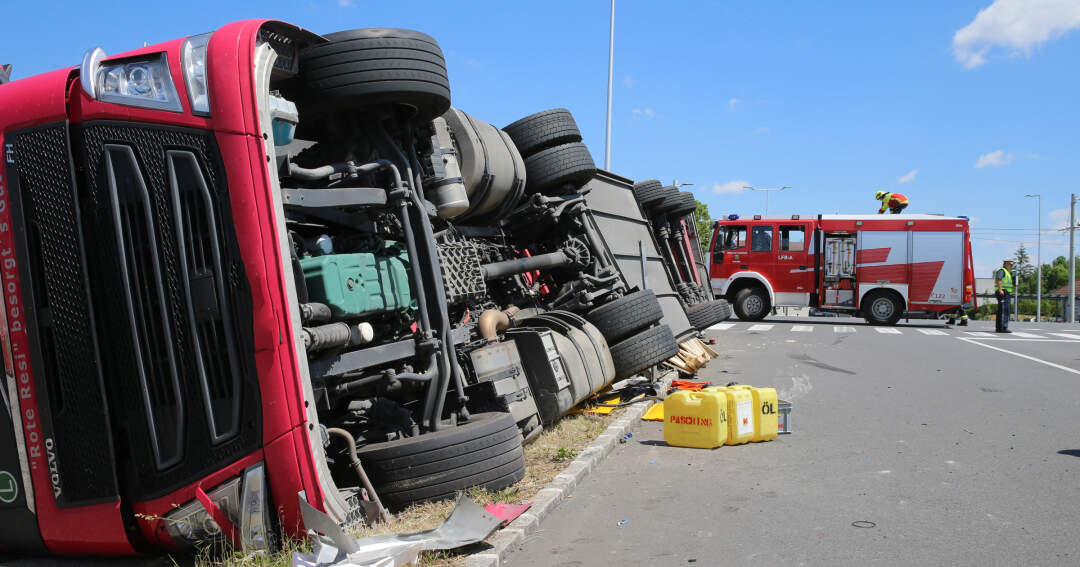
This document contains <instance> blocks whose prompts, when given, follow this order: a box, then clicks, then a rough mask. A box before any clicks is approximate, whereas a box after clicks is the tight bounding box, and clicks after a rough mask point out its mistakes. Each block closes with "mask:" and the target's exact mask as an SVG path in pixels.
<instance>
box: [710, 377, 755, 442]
mask: <svg viewBox="0 0 1080 567" xmlns="http://www.w3.org/2000/svg"><path fill="white" fill-rule="evenodd" d="M702 391H703V392H716V393H718V394H722V395H723V396H724V397H725V398H727V414H728V435H727V441H725V443H726V444H727V445H742V444H743V443H749V442H750V440H751V439H753V438H754V423H755V422H756V421H757V420H755V419H754V395H753V394H752V393H751V391H750V389H748V388H734V387H732V388H725V387H722V386H710V387H708V388H705V389H703V390H702Z"/></svg>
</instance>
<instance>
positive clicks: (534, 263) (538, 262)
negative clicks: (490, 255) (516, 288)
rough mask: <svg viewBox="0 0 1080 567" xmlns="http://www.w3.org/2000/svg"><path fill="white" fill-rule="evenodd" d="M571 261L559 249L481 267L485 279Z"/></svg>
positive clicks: (547, 267) (546, 267)
mask: <svg viewBox="0 0 1080 567" xmlns="http://www.w3.org/2000/svg"><path fill="white" fill-rule="evenodd" d="M569 263H570V258H568V257H567V256H566V254H565V253H563V251H562V250H558V251H555V252H548V253H547V254H538V255H536V256H529V257H528V258H517V259H514V260H504V261H502V262H493V263H491V264H484V265H483V266H480V269H481V270H482V271H483V272H484V279H485V280H494V279H498V278H504V277H506V276H512V275H515V274H523V273H525V272H531V271H533V270H543V269H550V268H559V267H562V266H565V265H567V264H569Z"/></svg>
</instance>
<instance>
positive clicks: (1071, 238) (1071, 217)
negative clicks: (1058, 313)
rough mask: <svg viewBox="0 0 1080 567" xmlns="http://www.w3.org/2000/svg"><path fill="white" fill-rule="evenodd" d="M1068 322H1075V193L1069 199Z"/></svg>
mask: <svg viewBox="0 0 1080 567" xmlns="http://www.w3.org/2000/svg"><path fill="white" fill-rule="evenodd" d="M1069 322H1070V323H1075V322H1076V193H1073V194H1072V195H1071V196H1070V197H1069Z"/></svg>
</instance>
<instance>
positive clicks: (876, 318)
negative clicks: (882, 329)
mask: <svg viewBox="0 0 1080 567" xmlns="http://www.w3.org/2000/svg"><path fill="white" fill-rule="evenodd" d="M862 304H863V317H864V318H865V319H866V322H867V323H870V324H871V325H889V326H891V325H895V324H896V322H897V321H899V320H900V317H901V316H902V315H903V314H904V303H903V302H902V301H901V300H900V298H899V297H898V296H897V295H896V293H895V292H893V291H886V290H878V291H872V292H870V293H868V294H866V297H864V298H863V300H862Z"/></svg>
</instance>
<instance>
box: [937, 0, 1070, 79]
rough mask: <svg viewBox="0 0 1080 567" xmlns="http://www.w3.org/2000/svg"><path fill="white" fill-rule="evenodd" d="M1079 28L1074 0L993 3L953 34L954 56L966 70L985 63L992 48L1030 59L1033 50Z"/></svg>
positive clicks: (1022, 0)
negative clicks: (998, 48)
mask: <svg viewBox="0 0 1080 567" xmlns="http://www.w3.org/2000/svg"><path fill="white" fill-rule="evenodd" d="M1075 28H1080V2H1077V1H1076V0H994V3H993V4H991V5H990V6H988V7H986V8H984V9H982V10H979V13H978V14H977V15H976V16H975V19H974V20H972V22H971V23H970V24H968V25H966V26H964V27H962V28H960V29H959V30H957V31H956V33H955V34H954V35H953V54H954V55H955V56H956V59H957V61H959V62H960V63H961V64H963V65H964V67H966V68H968V69H974V68H976V67H978V66H980V65H982V64H983V63H986V56H987V54H988V53H989V52H990V50H991V49H992V48H993V47H995V46H999V47H1004V48H1006V49H1008V50H1009V55H1010V56H1013V57H1016V56H1020V55H1023V56H1027V57H1030V56H1031V52H1032V50H1033V49H1035V48H1037V47H1039V46H1041V45H1042V44H1044V43H1046V42H1047V41H1050V40H1052V39H1057V38H1060V37H1061V36H1063V35H1065V34H1066V33H1067V32H1068V31H1069V30H1072V29H1075Z"/></svg>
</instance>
